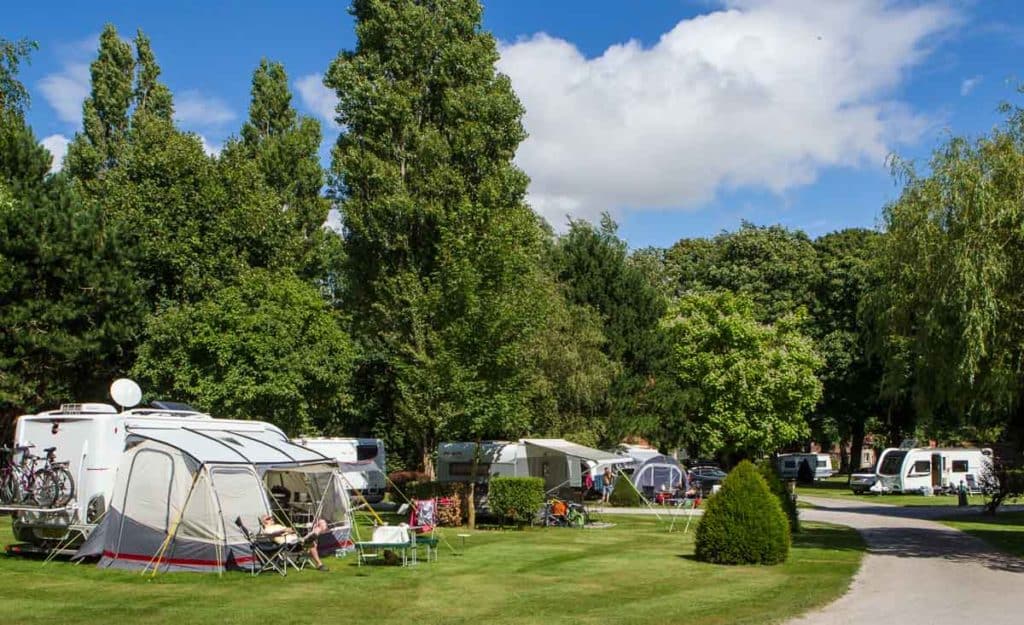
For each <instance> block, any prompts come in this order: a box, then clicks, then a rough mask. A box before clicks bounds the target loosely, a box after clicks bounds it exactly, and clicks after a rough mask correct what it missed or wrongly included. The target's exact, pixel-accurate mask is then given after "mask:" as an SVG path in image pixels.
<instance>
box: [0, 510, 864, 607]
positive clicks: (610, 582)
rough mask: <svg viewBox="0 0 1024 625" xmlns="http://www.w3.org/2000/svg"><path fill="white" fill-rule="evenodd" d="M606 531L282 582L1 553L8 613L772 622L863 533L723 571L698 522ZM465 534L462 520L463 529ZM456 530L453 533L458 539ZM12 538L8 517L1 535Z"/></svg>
mask: <svg viewBox="0 0 1024 625" xmlns="http://www.w3.org/2000/svg"><path fill="white" fill-rule="evenodd" d="M608 520H609V521H613V522H614V523H615V524H616V525H615V526H614V527H612V528H607V529H586V530H575V529H567V528H548V529H540V528H537V529H527V530H523V531H514V530H508V531H498V530H494V531H478V532H474V533H472V535H471V536H470V537H469V538H468V539H466V547H465V552H464V554H463V555H461V556H455V555H453V554H452V553H451V552H450V551H449V550H448V549H447V548H445V547H444V546H442V551H441V555H440V558H439V561H438V562H436V563H435V562H431V563H429V564H427V563H423V562H421V563H420V564H419V565H418V566H416V567H409V568H400V567H387V566H372V567H362V568H359V567H357V566H356V561H355V558H354V556H350V557H348V558H345V559H334V558H331V559H328V560H327V563H328V566H330V567H331V571H330V572H329V573H320V572H317V571H303V572H301V573H291V574H289V575H288V577H287V578H281V577H278V576H276V575H275V576H270V575H262V576H260V577H256V578H253V577H251V576H249V575H247V574H243V573H238V572H234V573H226V574H225V575H224V576H223V577H217V576H214V575H203V574H193V573H176V574H161V575H158V576H156V577H155V578H150V577H149V576H145V577H144V576H142V575H140V574H138V573H129V572H124V571H112V570H100V569H97V568H96V567H95V566H93V565H88V564H83V565H73V564H70V563H68V562H63V561H56V562H52V563H50V564H47V565H45V566H44V565H43V564H42V561H41V560H25V559H20V558H11V557H6V556H0V606H2V608H0V614H2V617H0V621H2V622H3V623H17V624H19V625H30V624H32V623H45V624H47V625H52V624H53V623H61V624H69V625H70V624H75V623H104V624H107V623H121V622H145V623H146V624H147V625H160V624H163V623H173V624H175V625H186V624H188V625H191V624H193V623H217V624H223V625H228V624H231V623H239V624H241V623H244V624H246V625H252V624H254V623H256V624H261V625H262V624H268V625H285V624H288V623H314V622H316V623H323V622H354V623H373V624H374V625H387V624H391V623H396V624H398V623H400V624H403V625H407V624H409V623H416V624H430V623H450V624H458V623H467V624H468V623H472V624H473V625H480V624H481V623H490V624H501V623H515V624H524V625H525V624H531V623H544V624H550V623H556V622H557V623H593V624H602V625H603V624H605V623H636V624H640V623H687V624H688V625H698V624H712V623H716V624H726V623H771V622H777V621H780V620H783V619H785V618H786V617H788V616H791V615H794V614H798V613H800V612H804V611H806V610H808V609H810V608H813V607H815V606H819V605H822V604H825V603H828V602H830V601H832V600H834V599H835V598H837V597H839V596H840V595H842V594H843V593H844V592H845V591H846V588H847V587H848V586H849V583H850V580H851V578H852V576H853V574H854V573H855V572H856V570H857V568H858V566H859V563H860V558H861V555H862V550H863V543H862V542H861V539H860V537H859V536H858V534H857V533H856V532H854V531H853V530H850V529H847V528H841V527H834V526H827V525H815V524H812V523H806V524H804V528H805V531H804V532H802V533H801V534H800V535H799V536H798V537H797V538H796V540H795V544H794V549H793V553H792V555H791V557H790V559H789V561H788V562H787V563H785V564H783V565H779V566H775V567H761V566H750V567H748V566H744V567H727V566H716V565H709V564H704V563H700V562H696V561H695V560H694V559H693V528H692V527H691V528H690V531H689V533H688V534H686V535H683V534H682V533H681V532H679V531H676V532H673V533H668V532H667V531H666V527H665V525H664V524H661V523H659V522H658V521H657V520H656V519H654V518H651V517H614V518H610V519H608ZM460 531H462V530H460ZM456 533H457V532H456V530H447V531H446V532H445V535H446V536H447V537H448V539H449V541H451V542H452V543H453V544H454V546H455V549H456V550H457V549H458V548H459V545H458V542H459V540H458V539H457V538H456V536H455V535H456ZM11 541H12V536H11V532H10V520H9V519H8V518H0V544H7V543H9V542H11Z"/></svg>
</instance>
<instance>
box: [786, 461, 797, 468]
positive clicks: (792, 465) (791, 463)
mask: <svg viewBox="0 0 1024 625" xmlns="http://www.w3.org/2000/svg"><path fill="white" fill-rule="evenodd" d="M786 468H787V469H795V468H796V460H787V461H786Z"/></svg>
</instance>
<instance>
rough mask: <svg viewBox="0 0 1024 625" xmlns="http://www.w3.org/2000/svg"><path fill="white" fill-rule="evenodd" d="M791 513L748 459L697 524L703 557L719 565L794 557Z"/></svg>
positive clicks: (708, 504)
mask: <svg viewBox="0 0 1024 625" xmlns="http://www.w3.org/2000/svg"><path fill="white" fill-rule="evenodd" d="M789 546H790V534H789V523H788V521H787V520H786V514H785V513H784V512H783V511H782V505H781V504H780V503H779V499H778V498H777V497H776V496H775V495H773V494H772V492H771V490H770V489H769V488H768V484H767V483H766V482H765V480H764V478H763V477H762V476H761V474H760V473H759V472H758V470H757V468H756V467H754V465H753V464H751V463H750V462H748V461H743V462H741V463H740V464H739V465H737V466H736V468H735V469H733V470H732V471H731V472H730V473H729V475H728V476H727V477H726V478H725V480H723V481H722V488H721V490H719V491H718V493H717V494H715V495H714V496H712V497H711V498H709V499H708V500H707V502H706V503H705V505H704V516H703V517H702V518H701V521H700V524H699V525H698V526H697V552H696V555H697V559H698V560H702V561H704V562H714V563H717V564H778V563H779V562H783V561H785V559H786V557H787V556H788V555H789Z"/></svg>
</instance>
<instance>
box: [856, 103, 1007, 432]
mask: <svg viewBox="0 0 1024 625" xmlns="http://www.w3.org/2000/svg"><path fill="white" fill-rule="evenodd" d="M1007 113H1008V116H1007V120H1006V122H1005V123H1004V124H1002V125H1001V126H1000V127H998V128H995V129H994V130H993V131H992V132H991V133H989V134H988V135H986V136H982V137H980V138H978V139H974V140H971V139H967V138H963V137H955V138H952V139H950V140H949V141H947V142H946V143H945V144H944V145H942V146H941V147H939V148H938V149H937V150H935V152H934V154H933V156H932V158H931V161H930V163H929V167H928V173H927V174H922V173H919V172H918V171H917V170H916V169H915V168H914V167H913V166H912V165H911V164H908V163H902V162H898V163H896V172H897V174H898V175H899V176H900V177H901V178H902V180H903V182H904V189H903V192H902V194H901V196H900V198H899V199H898V200H897V201H895V202H893V203H892V204H891V205H889V206H888V207H886V209H885V212H884V221H885V226H886V230H887V234H886V237H885V239H886V242H885V244H884V245H883V246H881V248H880V254H879V258H878V263H879V268H880V277H881V279H880V281H879V287H878V288H877V289H876V290H875V291H874V292H873V293H871V294H870V295H869V297H868V298H867V300H866V301H865V311H866V312H867V313H868V314H870V315H872V316H873V317H874V318H875V319H876V322H877V324H878V326H877V327H878V329H879V332H878V336H877V337H876V341H875V342H876V349H877V350H878V351H879V352H880V353H882V354H883V356H884V360H885V363H886V376H887V384H886V386H885V387H886V388H888V389H890V390H893V389H900V388H905V389H909V396H910V397H912V398H913V400H914V404H915V407H916V409H917V412H918V413H919V414H920V415H922V416H925V417H928V418H930V420H931V422H932V423H942V424H947V425H954V424H960V423H968V424H973V425H993V424H998V425H1001V426H1008V428H1009V432H1008V433H1010V434H1012V435H1015V437H1016V438H1017V441H1018V444H1019V443H1020V441H1021V440H1022V439H1021V437H1020V434H1021V433H1022V431H1024V392H1022V391H1024V289H1022V288H1021V285H1024V201H1022V198H1024V112H1022V111H1021V109H1016V108H1009V107H1007Z"/></svg>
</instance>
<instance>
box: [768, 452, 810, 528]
mask: <svg viewBox="0 0 1024 625" xmlns="http://www.w3.org/2000/svg"><path fill="white" fill-rule="evenodd" d="M760 469H761V477H763V478H764V481H765V482H767V483H768V489H769V490H771V491H772V494H773V495H775V497H777V498H778V500H779V504H780V505H781V506H782V511H783V512H785V513H786V518H788V519H789V531H790V533H793V534H796V533H797V532H799V531H800V513H799V511H798V510H797V507H796V499H794V498H793V494H792V493H790V492H789V489H788V488H786V483H785V482H784V481H783V480H782V476H781V475H780V474H779V469H778V467H777V466H776V465H775V462H774V461H773V460H765V461H764V462H762V463H761V466H760Z"/></svg>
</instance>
